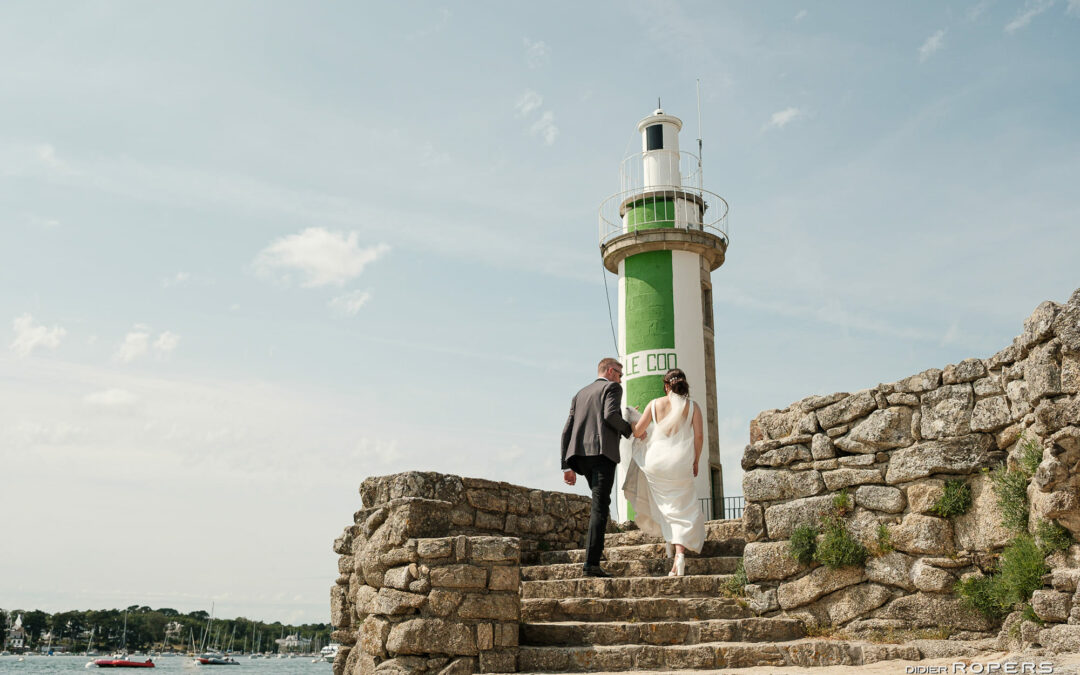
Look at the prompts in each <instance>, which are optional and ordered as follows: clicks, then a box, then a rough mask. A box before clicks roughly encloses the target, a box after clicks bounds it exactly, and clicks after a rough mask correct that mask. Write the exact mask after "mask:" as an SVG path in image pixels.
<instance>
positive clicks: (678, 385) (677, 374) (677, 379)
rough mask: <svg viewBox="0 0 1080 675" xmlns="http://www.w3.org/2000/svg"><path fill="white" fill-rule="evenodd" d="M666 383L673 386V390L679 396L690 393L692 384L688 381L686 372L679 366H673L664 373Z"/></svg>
mask: <svg viewBox="0 0 1080 675" xmlns="http://www.w3.org/2000/svg"><path fill="white" fill-rule="evenodd" d="M664 384H666V385H667V386H669V387H671V391H673V392H674V393H676V394H678V395H679V396H689V395H690V385H689V384H687V383H686V373H684V372H683V371H681V370H679V369H678V368H672V369H671V370H669V371H667V373H666V374H665V375H664Z"/></svg>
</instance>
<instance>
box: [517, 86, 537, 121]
mask: <svg viewBox="0 0 1080 675" xmlns="http://www.w3.org/2000/svg"><path fill="white" fill-rule="evenodd" d="M543 104H544V97H543V96H541V95H540V94H537V93H536V92H535V91H533V90H532V89H526V90H525V93H523V94H522V95H521V96H518V100H517V103H515V104H514V108H515V109H516V110H517V116H518V117H525V116H526V115H528V114H529V113H531V112H532V111H534V110H536V109H537V108H539V107H540V106H541V105H543Z"/></svg>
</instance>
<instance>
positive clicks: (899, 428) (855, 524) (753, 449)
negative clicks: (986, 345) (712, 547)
mask: <svg viewBox="0 0 1080 675" xmlns="http://www.w3.org/2000/svg"><path fill="white" fill-rule="evenodd" d="M1078 391H1080V290H1077V291H1076V292H1075V293H1073V295H1072V297H1071V298H1070V299H1069V301H1068V303H1066V304H1064V305H1059V304H1057V303H1054V302H1044V303H1043V304H1041V305H1039V307H1038V308H1036V310H1035V311H1034V313H1033V314H1032V315H1031V316H1030V317H1029V318H1028V319H1027V320H1026V321H1025V322H1024V330H1023V333H1022V334H1021V335H1020V336H1018V337H1017V338H1016V339H1015V340H1014V341H1013V343H1012V344H1011V345H1009V346H1008V347H1006V348H1005V349H1003V350H1001V351H1000V352H998V353H997V354H994V355H993V356H991V357H990V358H987V359H976V358H972V359H966V360H964V361H961V362H960V363H957V364H952V365H948V366H946V367H945V368H943V369H937V368H933V369H930V370H926V371H924V372H921V373H918V374H916V375H912V376H911V377H907V378H904V379H902V380H900V381H898V382H892V383H888V384H879V385H877V386H876V387H873V388H871V389H865V390H863V391H858V392H855V393H837V394H830V395H827V396H809V397H807V398H804V399H802V400H801V401H798V402H797V403H794V404H792V405H790V406H788V407H787V408H785V409H783V410H769V411H765V412H763V413H761V414H760V415H758V417H757V418H756V419H754V420H753V421H752V422H751V424H750V441H751V443H750V445H748V446H747V447H746V450H745V452H744V455H743V459H742V467H743V469H744V471H745V474H744V478H743V492H744V495H745V497H746V502H747V505H746V510H745V512H744V517H743V523H744V527H745V531H746V539H747V545H746V549H745V552H744V563H745V568H746V573H747V578H748V580H749V581H750V585H748V586H747V587H746V590H747V593H748V597H749V599H750V602H751V606H752V607H753V608H754V609H755V610H756V611H758V612H759V613H760V614H765V615H786V616H791V617H798V618H802V619H804V620H806V621H809V622H811V623H816V624H835V625H847V626H848V627H849V628H852V629H859V628H912V627H936V626H943V625H946V626H951V627H953V628H956V629H960V630H967V631H987V630H990V629H991V628H992V627H993V626H992V624H991V622H990V621H988V620H987V619H986V618H985V617H984V616H983V615H981V614H979V613H977V612H975V611H973V610H971V609H969V608H968V607H967V606H966V605H965V604H964V603H963V601H962V600H961V598H960V597H958V596H957V595H956V594H955V592H954V587H955V585H956V582H957V581H958V580H959V579H962V578H966V577H967V576H969V575H981V574H985V573H990V572H991V571H992V570H993V569H994V565H995V561H996V558H997V555H998V554H999V553H1000V551H1001V549H1002V548H1003V547H1004V546H1005V545H1006V544H1008V543H1009V542H1010V540H1011V539H1012V538H1013V537H1014V536H1015V535H1014V534H1013V533H1012V532H1010V531H1009V530H1007V529H1006V528H1005V527H1004V525H1003V523H1002V514H1001V513H1000V512H999V507H998V504H997V501H996V499H995V497H994V494H993V492H992V489H991V476H990V474H989V473H988V470H989V469H991V468H993V467H995V466H996V465H998V464H1000V463H1001V462H1003V461H1005V462H1008V463H1009V465H1010V466H1014V465H1015V463H1016V460H1017V457H1018V454H1019V452H1020V449H1021V447H1022V446H1023V444H1024V443H1027V442H1034V443H1037V444H1038V445H1039V447H1040V448H1041V449H1042V451H1043V455H1042V464H1041V465H1040V466H1039V469H1038V471H1037V472H1036V474H1035V477H1034V479H1033V480H1031V483H1030V485H1029V486H1028V499H1029V501H1030V518H1031V522H1030V527H1031V530H1032V531H1034V529H1035V525H1036V523H1037V522H1039V521H1040V520H1056V521H1057V522H1058V523H1060V524H1061V525H1063V526H1064V527H1065V528H1067V529H1068V530H1069V531H1070V532H1071V533H1072V534H1073V535H1075V536H1076V538H1077V539H1078V540H1080V395H1078ZM955 480H962V481H964V482H965V483H966V484H967V485H968V487H969V488H970V491H971V500H972V506H971V508H970V509H969V510H968V511H967V512H966V513H965V514H964V515H961V516H957V517H953V518H943V517H939V516H938V515H936V513H935V512H934V508H933V507H934V504H935V503H936V502H937V501H938V499H939V497H941V496H942V494H943V493H944V491H945V489H946V484H947V481H955ZM842 490H843V491H846V492H847V493H848V494H849V495H850V508H849V509H848V510H847V512H846V513H844V514H843V516H842V518H843V521H844V523H845V526H846V528H847V530H848V531H849V532H850V533H851V534H852V535H853V536H854V538H855V539H857V540H858V541H859V542H860V543H862V544H863V545H864V546H865V547H867V548H868V549H869V550H870V551H872V552H873V551H876V552H877V553H878V555H872V556H871V557H870V558H868V559H867V561H866V563H865V564H864V565H855V566H849V567H841V568H838V569H832V568H829V567H823V566H819V565H817V564H816V563H811V564H810V565H804V564H801V563H799V562H798V561H796V560H795V558H793V557H792V555H791V553H790V547H789V542H790V539H791V536H792V533H793V532H794V531H795V529H796V528H797V527H798V526H800V525H803V524H812V525H815V524H820V523H822V522H823V521H824V520H825V519H828V518H830V517H835V514H836V513H837V503H836V495H837V494H838V493H839V492H840V491H842ZM881 526H885V527H884V530H882V527H881ZM882 532H887V536H888V539H889V540H890V541H891V548H892V549H893V550H891V551H888V552H884V551H885V550H886V549H888V548H889V546H884V547H883V546H882V541H881V539H880V536H881V534H882ZM819 541H820V539H819ZM1078 561H1080V549H1078V547H1077V546H1076V545H1073V546H1072V548H1071V549H1069V551H1067V552H1064V553H1058V554H1055V556H1051V559H1050V561H1049V562H1050V564H1051V566H1052V567H1053V568H1054V572H1053V575H1056V576H1052V575H1048V576H1047V579H1046V581H1047V588H1045V589H1044V590H1042V591H1037V592H1036V595H1035V597H1034V598H1033V606H1034V608H1035V611H1036V613H1037V614H1038V615H1039V616H1040V617H1041V618H1043V619H1044V620H1045V621H1050V622H1054V621H1056V622H1059V623H1062V625H1063V627H1052V628H1047V629H1044V630H1045V631H1046V634H1047V637H1048V639H1056V640H1058V642H1060V643H1062V644H1073V643H1075V644H1077V645H1080V633H1076V634H1075V635H1074V633H1073V629H1074V628H1075V629H1080V625H1068V624H1070V623H1071V624H1080V594H1077V592H1076V588H1077V579H1078V578H1080V570H1073V569H1072V568H1073V567H1080V562H1078ZM1051 631H1056V632H1054V633H1052V634H1051ZM1062 636H1064V637H1062ZM1070 640H1072V642H1069V641H1070Z"/></svg>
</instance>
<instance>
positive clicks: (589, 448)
mask: <svg viewBox="0 0 1080 675" xmlns="http://www.w3.org/2000/svg"><path fill="white" fill-rule="evenodd" d="M621 404H622V385H620V384H619V383H618V382H612V381H611V380H607V379H604V378H602V377H601V378H597V380H596V381H595V382H593V383H592V384H590V385H588V386H587V387H585V388H584V389H582V390H581V391H579V392H578V393H577V394H575V395H574V400H573V401H571V402H570V417H568V418H567V420H566V426H565V427H563V432H562V451H561V452H560V453H559V461H560V464H561V466H562V469H563V471H565V470H566V469H574V471H577V467H576V466H574V461H573V459H572V458H574V457H588V456H595V455H603V456H604V457H607V458H608V459H610V460H611V461H613V462H615V463H616V464H618V462H619V436H620V435H622V436H625V437H627V438H629V436H630V434H631V433H632V432H633V429H631V427H630V423H629V422H627V421H626V420H624V419H623V416H622V412H621V408H620V406H621ZM578 473H580V472H578Z"/></svg>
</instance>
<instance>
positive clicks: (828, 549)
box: [814, 518, 870, 569]
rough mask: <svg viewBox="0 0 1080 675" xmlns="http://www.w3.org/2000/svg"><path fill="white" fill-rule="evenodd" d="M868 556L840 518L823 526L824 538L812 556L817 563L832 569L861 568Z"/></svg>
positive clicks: (831, 520) (833, 519)
mask: <svg viewBox="0 0 1080 675" xmlns="http://www.w3.org/2000/svg"><path fill="white" fill-rule="evenodd" d="M869 556H870V552H869V551H867V550H866V547H865V546H863V545H862V544H860V543H859V542H858V540H856V539H855V537H853V536H851V533H850V532H848V529H847V527H846V526H845V525H844V521H843V520H841V519H840V518H832V519H830V520H829V521H828V522H827V523H826V524H825V532H824V536H823V537H822V538H821V541H820V542H819V543H818V545H817V553H815V554H814V558H815V559H816V560H817V561H818V562H820V563H821V564H822V565H825V566H826V567H831V568H832V569H838V568H840V567H848V566H852V565H856V566H861V565H862V564H863V563H865V562H866V559H867V558H868V557H869Z"/></svg>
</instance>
